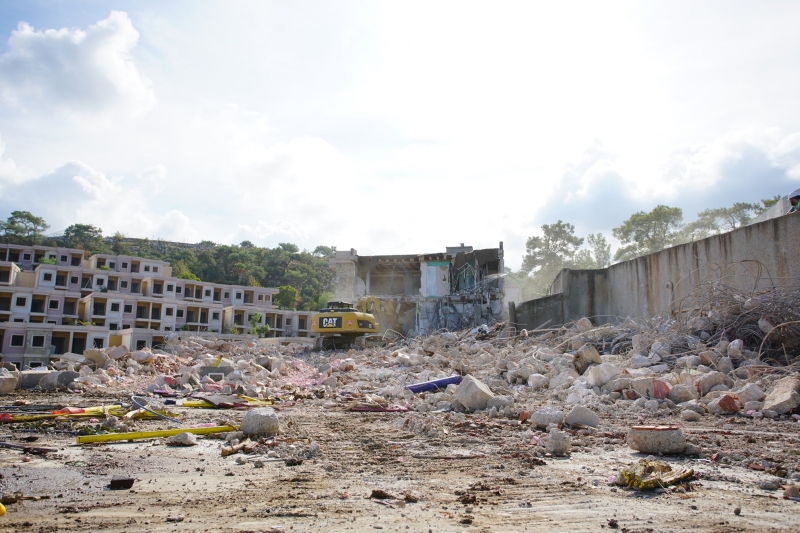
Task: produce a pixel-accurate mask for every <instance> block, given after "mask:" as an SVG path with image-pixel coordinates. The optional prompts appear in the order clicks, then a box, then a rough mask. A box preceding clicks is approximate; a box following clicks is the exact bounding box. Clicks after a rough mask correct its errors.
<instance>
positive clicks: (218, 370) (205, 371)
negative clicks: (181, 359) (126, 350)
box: [134, 352, 233, 381]
mask: <svg viewBox="0 0 800 533" xmlns="http://www.w3.org/2000/svg"><path fill="white" fill-rule="evenodd" d="M134 353H136V352H134ZM231 372H233V367H232V366H201V367H200V368H198V369H197V376H198V377H199V378H204V377H206V376H209V377H210V378H211V379H213V380H214V381H222V380H223V379H225V376H227V375H228V374H230V373H231Z"/></svg>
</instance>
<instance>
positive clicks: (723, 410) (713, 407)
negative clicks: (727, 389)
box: [708, 394, 739, 415]
mask: <svg viewBox="0 0 800 533" xmlns="http://www.w3.org/2000/svg"><path fill="white" fill-rule="evenodd" d="M708 410H709V411H710V412H711V413H713V414H715V415H730V414H733V413H736V412H738V411H739V404H738V403H736V400H735V399H734V397H733V396H732V395H730V394H725V395H723V396H720V397H719V398H715V399H713V400H711V401H710V402H708Z"/></svg>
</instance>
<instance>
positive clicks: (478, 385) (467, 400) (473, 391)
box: [455, 374, 494, 411]
mask: <svg viewBox="0 0 800 533" xmlns="http://www.w3.org/2000/svg"><path fill="white" fill-rule="evenodd" d="M493 397H494V393H493V392H492V391H490V390H489V387H487V386H486V385H485V384H484V383H483V382H481V381H480V380H478V379H475V378H474V377H472V375H470V374H467V375H466V376H464V379H462V380H461V383H460V384H459V385H458V387H457V388H456V392H455V399H456V400H458V402H459V403H460V404H461V405H463V406H464V408H465V409H466V410H467V411H480V410H482V409H486V405H487V403H488V402H489V399H490V398H493Z"/></svg>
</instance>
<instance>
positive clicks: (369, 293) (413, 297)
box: [329, 242, 506, 336]
mask: <svg viewBox="0 0 800 533" xmlns="http://www.w3.org/2000/svg"><path fill="white" fill-rule="evenodd" d="M329 263H330V266H331V268H332V269H333V270H335V271H336V277H335V281H334V283H335V287H334V288H335V291H336V299H337V300H340V301H344V302H349V303H354V304H356V303H357V304H359V306H360V307H362V308H363V309H364V310H365V311H366V312H369V313H373V314H374V315H376V317H377V319H378V321H379V322H380V324H381V332H382V333H385V332H386V331H388V330H394V331H397V332H398V333H402V334H403V335H406V336H413V335H424V334H427V333H431V332H434V331H436V330H440V329H447V330H449V331H454V330H458V329H464V328H471V327H475V326H479V325H482V324H491V323H493V322H495V321H497V320H501V319H504V318H505V317H506V313H505V309H506V304H505V302H504V296H505V292H504V282H503V274H504V271H505V268H504V264H503V243H502V242H501V243H500V246H499V247H498V248H489V249H485V250H473V248H472V247H471V246H464V244H463V243H462V244H461V246H457V247H448V248H447V249H446V251H445V252H444V253H430V254H411V255H373V256H360V255H358V253H357V252H356V251H355V250H354V249H351V250H349V251H339V252H337V253H336V256H334V257H332V258H331V259H330V260H329Z"/></svg>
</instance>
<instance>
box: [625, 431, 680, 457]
mask: <svg viewBox="0 0 800 533" xmlns="http://www.w3.org/2000/svg"><path fill="white" fill-rule="evenodd" d="M626 440H627V442H628V446H629V447H630V448H632V449H634V450H636V451H639V452H642V453H652V454H658V453H664V454H670V453H682V452H683V450H684V449H685V448H686V437H685V436H684V434H683V432H682V431H681V430H680V429H678V428H676V427H672V426H633V427H632V428H630V429H629V430H628V436H627V439H626Z"/></svg>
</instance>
